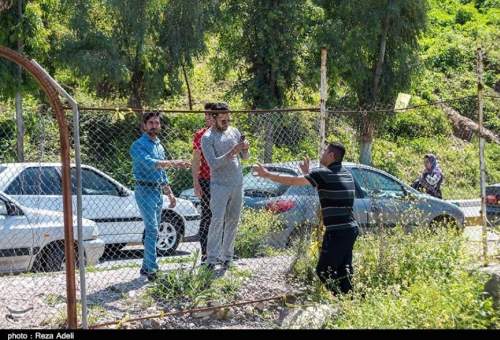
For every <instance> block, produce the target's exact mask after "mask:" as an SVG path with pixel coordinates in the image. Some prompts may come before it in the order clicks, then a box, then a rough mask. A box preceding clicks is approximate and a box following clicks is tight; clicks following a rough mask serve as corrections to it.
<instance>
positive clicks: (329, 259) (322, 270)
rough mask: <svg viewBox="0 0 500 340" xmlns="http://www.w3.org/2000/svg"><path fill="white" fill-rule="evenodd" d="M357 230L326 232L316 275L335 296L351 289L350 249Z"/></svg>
mask: <svg viewBox="0 0 500 340" xmlns="http://www.w3.org/2000/svg"><path fill="white" fill-rule="evenodd" d="M358 233H359V231H358V228H357V227H355V228H349V229H342V230H330V231H326V232H325V235H324V236H323V245H322V247H321V254H320V256H319V261H318V266H317V267H316V274H318V276H319V278H320V280H321V282H323V284H325V286H326V287H327V288H328V289H329V290H330V291H332V292H333V293H335V294H339V293H347V292H349V291H350V290H351V289H352V284H351V279H352V274H353V272H354V271H353V268H352V248H353V247H354V242H356V238H357V237H358Z"/></svg>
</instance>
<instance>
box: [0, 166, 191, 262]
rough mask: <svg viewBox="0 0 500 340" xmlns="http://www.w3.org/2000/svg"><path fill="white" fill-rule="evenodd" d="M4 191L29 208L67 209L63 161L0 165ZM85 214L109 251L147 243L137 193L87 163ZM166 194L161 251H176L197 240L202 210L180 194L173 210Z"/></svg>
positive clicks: (73, 173) (0, 187)
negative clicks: (62, 168) (184, 242)
mask: <svg viewBox="0 0 500 340" xmlns="http://www.w3.org/2000/svg"><path fill="white" fill-rule="evenodd" d="M71 181H72V190H73V212H74V213H75V214H76V195H75V193H76V170H75V168H74V166H73V165H72V168H71ZM0 190H3V191H5V193H7V194H9V195H10V196H11V197H13V198H14V199H15V200H17V201H18V202H20V203H21V204H23V205H24V206H26V207H31V208H40V209H44V210H52V211H62V210H63V201H62V189H61V165H60V164H57V163H4V164H0ZM82 193H83V194H82V214H83V217H84V218H87V219H89V220H92V221H94V222H96V223H97V225H98V227H99V231H100V237H101V238H102V239H103V240H104V242H105V243H106V248H107V249H108V250H119V249H121V248H122V247H124V246H126V245H127V244H129V243H135V244H138V243H142V241H143V237H144V236H143V233H144V223H143V221H142V217H141V214H140V211H139V208H138V206H137V203H136V201H135V197H134V192H133V191H131V190H129V189H128V188H127V187H126V186H125V185H123V184H121V183H119V182H118V181H116V180H115V179H113V178H111V177H110V176H108V175H107V174H105V173H103V172H102V171H99V170H97V169H96V168H94V167H91V166H87V165H82ZM168 205H169V200H168V198H167V196H164V203H163V213H162V218H161V224H160V227H159V233H158V241H157V243H156V248H157V251H158V253H159V254H160V255H170V254H172V253H174V252H175V250H176V249H177V247H178V245H179V242H180V241H181V240H182V239H184V240H185V241H189V240H194V239H196V236H197V234H198V229H199V224H200V215H199V213H198V211H197V210H196V208H195V207H194V206H193V204H192V203H191V202H189V201H186V200H183V199H178V200H177V206H176V207H175V208H174V209H169V208H168Z"/></svg>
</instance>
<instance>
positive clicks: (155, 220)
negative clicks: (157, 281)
mask: <svg viewBox="0 0 500 340" xmlns="http://www.w3.org/2000/svg"><path fill="white" fill-rule="evenodd" d="M135 200H136V201H137V205H138V207H139V210H140V211H141V215H142V219H143V220H144V260H143V262H142V270H144V271H145V272H147V273H152V272H155V271H157V270H158V263H156V240H157V238H158V227H159V225H160V222H161V210H162V206H163V195H162V193H161V191H160V190H159V189H156V188H150V187H144V186H140V185H137V186H136V187H135Z"/></svg>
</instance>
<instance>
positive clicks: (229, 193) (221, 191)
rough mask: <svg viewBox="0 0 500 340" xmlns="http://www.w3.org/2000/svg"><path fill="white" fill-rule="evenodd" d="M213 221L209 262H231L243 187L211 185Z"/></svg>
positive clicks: (209, 235) (209, 242) (208, 244)
mask: <svg viewBox="0 0 500 340" xmlns="http://www.w3.org/2000/svg"><path fill="white" fill-rule="evenodd" d="M210 194H211V198H210V210H212V220H211V221H210V228H209V229H208V242H207V262H208V263H209V264H216V263H217V259H221V260H222V261H231V260H232V259H233V255H234V240H235V238H236V231H237V229H238V223H239V222H240V214H241V207H242V204H243V186H241V185H240V186H225V185H219V184H213V183H211V185H210Z"/></svg>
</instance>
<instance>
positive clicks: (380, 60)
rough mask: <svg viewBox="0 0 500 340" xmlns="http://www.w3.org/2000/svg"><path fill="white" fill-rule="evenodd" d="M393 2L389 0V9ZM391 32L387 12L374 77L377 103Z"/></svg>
mask: <svg viewBox="0 0 500 340" xmlns="http://www.w3.org/2000/svg"><path fill="white" fill-rule="evenodd" d="M392 3H393V0H389V4H388V8H390V7H391V6H392ZM388 32H389V12H387V14H386V16H385V17H384V22H383V23H382V34H381V36H380V45H379V50H378V59H377V65H376V67H375V72H374V75H373V85H372V102H373V103H376V102H377V100H378V95H379V90H380V79H381V78H382V67H383V66H384V60H385V49H386V44H387V34H388Z"/></svg>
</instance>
